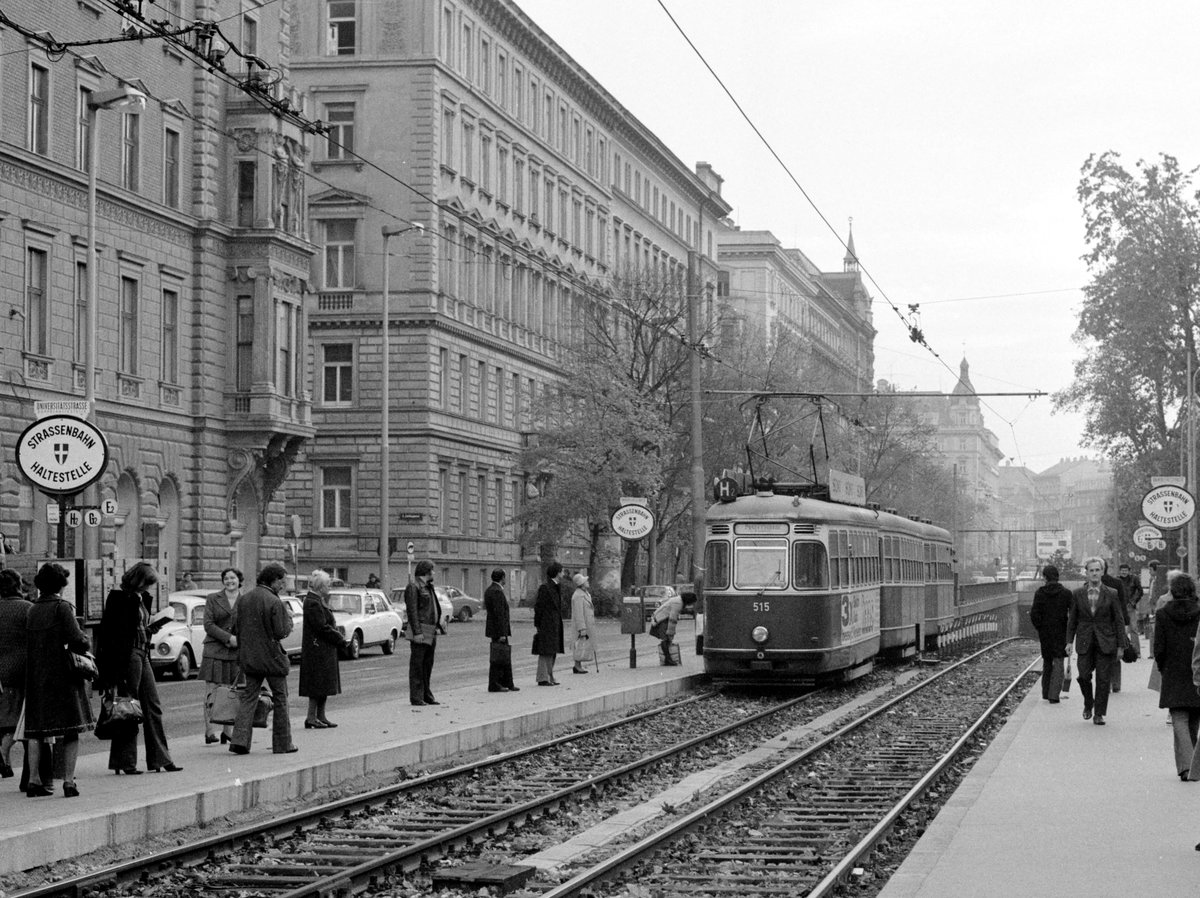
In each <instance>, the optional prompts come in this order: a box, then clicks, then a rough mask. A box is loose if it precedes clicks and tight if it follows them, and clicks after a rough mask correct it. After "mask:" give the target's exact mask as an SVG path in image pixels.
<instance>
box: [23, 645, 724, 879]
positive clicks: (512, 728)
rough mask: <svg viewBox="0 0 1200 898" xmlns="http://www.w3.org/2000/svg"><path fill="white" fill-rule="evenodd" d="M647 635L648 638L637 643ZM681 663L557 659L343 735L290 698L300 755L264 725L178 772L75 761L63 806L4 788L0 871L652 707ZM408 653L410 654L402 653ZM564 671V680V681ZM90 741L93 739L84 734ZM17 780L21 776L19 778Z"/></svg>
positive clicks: (383, 706) (346, 725)
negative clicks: (546, 681)
mask: <svg viewBox="0 0 1200 898" xmlns="http://www.w3.org/2000/svg"><path fill="white" fill-rule="evenodd" d="M642 639H643V640H644V639H645V637H642ZM684 648H685V651H683V652H682V653H681V654H682V658H681V660H682V662H683V663H682V665H681V666H679V667H659V666H656V665H653V661H652V658H653V656H647V655H646V653H645V652H644V646H643V653H642V654H641V655H639V667H637V668H636V669H630V668H629V662H628V655H627V654H624V655H618V653H613V656H612V658H611V660H609V661H607V662H604V661H602V662H601V670H600V672H599V673H598V674H597V673H596V672H595V671H594V669H593V672H592V673H590V674H588V675H587V676H573V675H572V674H571V664H570V658H569V657H567V658H566V663H565V665H564V664H563V663H562V659H561V658H560V664H559V670H558V673H559V678H560V680H561V681H562V685H561V686H558V687H551V688H537V687H534V686H524V685H523V686H522V688H521V691H520V692H500V693H489V692H488V691H487V689H486V688H485V687H484V686H481V685H471V686H463V687H460V688H457V689H448V690H445V691H439V692H438V698H439V700H440V701H441V702H442V704H441V705H439V706H437V707H424V708H414V707H412V706H411V705H409V704H408V702H407V701H401V700H398V698H397V696H394V695H390V694H389V695H388V696H386V697H382V698H381V699H380V701H378V702H377V703H374V704H369V705H363V706H360V707H357V708H344V709H340V710H339V712H338V715H337V720H338V723H339V726H338V728H337V729H336V730H306V729H304V704H303V701H302V700H300V699H298V698H297V697H296V696H294V695H293V696H291V697H290V698H291V711H292V715H291V721H292V738H293V741H294V742H295V744H296V745H297V746H298V747H299V749H300V750H299V751H298V752H296V753H295V754H290V755H274V754H272V753H271V736H270V731H269V730H255V731H254V742H253V744H252V746H251V752H250V754H248V755H245V756H237V755H233V754H231V753H230V752H229V751H228V750H227V747H226V746H222V745H219V744H213V745H203V744H201V743H199V742H197V741H196V740H187V741H183V742H178V743H176V744H174V745H172V755H173V756H174V759H175V762H176V763H177V764H179V765H180V766H182V767H183V768H184V769H183V772H181V773H158V774H154V773H147V774H146V775H144V776H138V777H124V776H114V775H113V774H112V772H111V771H109V770H108V769H107V753H106V752H101V753H97V754H92V755H86V756H83V757H81V758H80V761H79V767H78V769H77V770H76V781H77V782H78V784H79V790H80V793H81V794H80V796H79V797H78V798H72V799H64V798H63V797H62V789H61V785H62V784H61V783H58V784H57V788H56V791H55V794H54V795H53V796H51V797H47V798H38V799H29V798H27V797H26V796H25V795H23V794H22V793H20V792H18V791H17V779H16V778H15V777H14V778H13V779H9V780H3V781H0V873H9V872H12V871H16V870H26V869H29V868H31V867H35V866H39V865H42V864H48V863H51V862H53V861H57V860H62V859H65V858H72V857H75V856H77V855H81V854H85V853H87V852H90V851H94V850H96V849H98V848H103V847H106V846H110V845H117V844H124V843H127V842H131V841H135V840H138V839H141V838H145V837H148V836H154V835H161V834H162V833H165V832H170V831H171V830H174V829H178V828H180V827H185V826H192V825H195V824H200V823H209V822H213V821H218V820H219V819H220V818H221V817H223V816H225V815H226V814H230V813H233V812H237V811H243V810H246V809H249V808H253V807H256V806H259V805H265V804H272V803H276V802H282V801H287V800H291V799H295V798H299V797H303V796H305V795H308V794H310V793H312V792H313V791H315V790H318V789H322V788H325V787H327V786H331V785H336V784H337V783H341V782H344V781H346V780H350V779H354V778H356V777H359V776H363V775H366V774H371V773H380V772H386V771H391V770H395V769H396V768H400V767H405V768H409V769H413V768H416V767H417V766H419V765H421V764H428V763H430V762H434V761H439V760H442V759H445V758H449V757H451V756H453V755H456V754H458V753H460V752H467V751H473V750H476V749H480V748H482V747H484V746H488V745H493V744H499V743H502V742H503V741H504V740H508V739H515V738H520V737H524V736H529V735H531V734H534V733H537V732H539V731H542V730H545V729H547V728H550V727H553V726H557V725H559V724H563V723H567V722H570V721H574V720H580V719H583V718H586V717H589V716H591V715H594V714H599V713H603V712H607V711H614V710H619V709H622V708H625V707H628V706H631V705H636V704H640V703H642V702H648V701H654V700H658V699H661V698H663V697H665V696H668V695H672V694H674V693H677V692H681V691H684V690H686V689H688V688H690V687H691V686H692V685H693V684H694V682H695V680H696V678H697V677H698V676H699V675H700V674H701V673H702V672H703V659H701V658H699V657H697V656H696V654H695V652H694V650H692V651H688V650H686V649H687V648H688V647H687V646H684ZM400 651H401V652H407V649H405V648H403V647H402V648H401V649H400ZM564 674H565V676H564ZM83 738H84V739H94V738H95V737H94V736H91V735H86V736H84V737H83ZM18 774H19V771H18Z"/></svg>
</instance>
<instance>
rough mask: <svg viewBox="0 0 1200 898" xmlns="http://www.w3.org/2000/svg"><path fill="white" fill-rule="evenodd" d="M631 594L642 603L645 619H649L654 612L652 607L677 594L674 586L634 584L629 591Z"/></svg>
mask: <svg viewBox="0 0 1200 898" xmlns="http://www.w3.org/2000/svg"><path fill="white" fill-rule="evenodd" d="M630 595H632V596H636V597H638V598H640V599H641V600H642V602H643V604H644V611H645V614H646V620H650V618H651V616H653V614H654V609H655V608H657V607H658V606H659V605H661V604H662V603H663V602H665V601H666V600H667V599H672V598H674V597H675V596H677V595H679V593H678V591H676V589H675V587H674V586H635V587H634V588H633V591H632V592H631V593H630Z"/></svg>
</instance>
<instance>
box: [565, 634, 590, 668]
mask: <svg viewBox="0 0 1200 898" xmlns="http://www.w3.org/2000/svg"><path fill="white" fill-rule="evenodd" d="M571 656H572V658H573V660H574V661H575V663H576V664H582V663H583V662H584V661H591V660H592V658H594V657H595V656H596V652H595V649H594V648H593V647H592V641H591V640H590V639H583V638H582V637H581V638H578V639H576V640H575V647H574V649H573V650H572V652H571Z"/></svg>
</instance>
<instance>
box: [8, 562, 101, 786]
mask: <svg viewBox="0 0 1200 898" xmlns="http://www.w3.org/2000/svg"><path fill="white" fill-rule="evenodd" d="M69 578H70V573H69V572H68V571H67V569H66V568H64V567H63V566H62V565H59V564H53V563H51V564H44V565H42V568H41V570H39V571H38V572H37V574H36V575H35V576H34V578H33V585H34V586H36V587H37V590H38V600H37V601H36V602H34V603H33V607H32V608H30V609H29V614H28V616H27V617H26V619H25V628H26V646H27V652H28V654H27V657H26V663H25V733H24V738H25V739H27V740H28V743H27V745H28V751H29V758H28V759H27V761H26V767H28V769H29V786H28V788H27V789H26V790H25V794H26V795H27V796H28V797H29V798H41V797H43V796H46V795H50V794H51V793H52V792H53V789H52V788H51V784H50V783H48V782H45V781H44V780H43V778H42V775H41V769H40V767H39V765H38V761H39V759H40V757H41V754H42V752H44V751H46V750H47V749H48V748H49V745H50V744H51V743H57V744H59V745H60V749H61V752H62V758H63V797H64V798H74V797H76V796H78V795H79V789H78V787H77V786H76V785H75V762H76V761H77V760H78V759H79V734H80V733H83V732H86V731H88V730H90V729H92V725H93V724H92V706H91V702H89V701H88V696H87V690H86V688H85V687H84V681H83V679H81V678H80V677H79V676H78V675H77V674H76V673H75V665H74V662H73V661H72V659H71V654H72V653H83V652H87V651H90V650H91V647H92V646H91V643H90V642H89V641H88V638H87V635H86V634H85V633H84V632H83V630H82V629H80V627H79V623H78V621H76V620H75V608H74V606H73V605H72V604H71V603H70V602H67V601H64V600H63V598H62V591H63V587H64V586H66V585H67V582H68V580H69Z"/></svg>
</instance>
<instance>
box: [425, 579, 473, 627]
mask: <svg viewBox="0 0 1200 898" xmlns="http://www.w3.org/2000/svg"><path fill="white" fill-rule="evenodd" d="M433 591H434V592H436V593H437V597H438V604H439V605H441V606H442V607H443V608H444V607H445V605H446V602H449V603H450V616H451V617H452V618H454V620H457V621H463V622H464V623H465V622H466V621H469V620H470V619H471V618H472V617H474V616H475V615H476V614H479V612H481V611H482V610H483V602H481V601H480V600H479V599H477V598H475V597H474V596H469V595H467V594H466V593H465V592H463V591H462V590H460V589H455V588H454V587H453V586H435V587H434V588H433ZM443 623H444V622H443Z"/></svg>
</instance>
